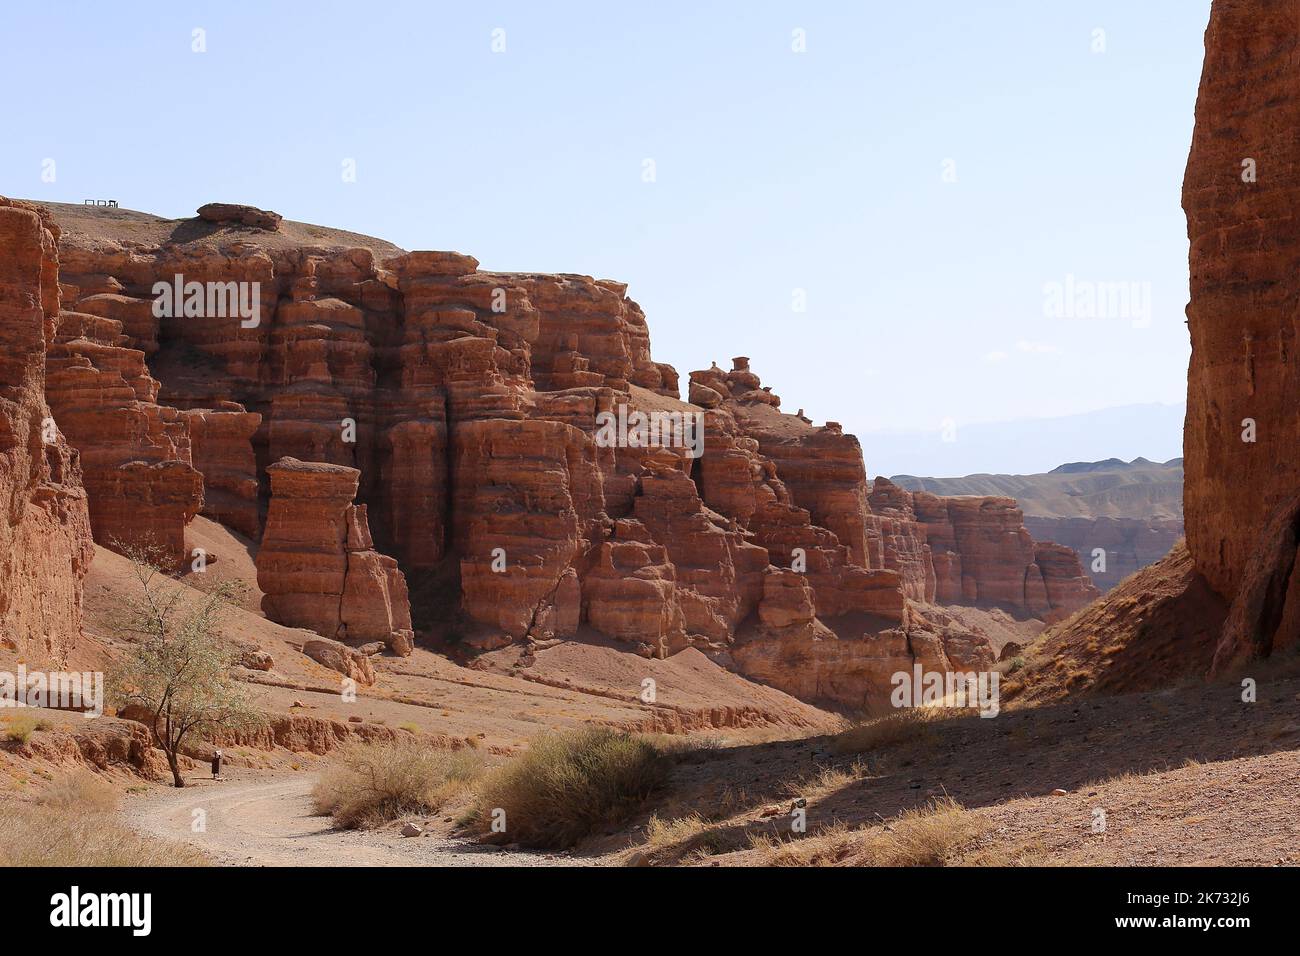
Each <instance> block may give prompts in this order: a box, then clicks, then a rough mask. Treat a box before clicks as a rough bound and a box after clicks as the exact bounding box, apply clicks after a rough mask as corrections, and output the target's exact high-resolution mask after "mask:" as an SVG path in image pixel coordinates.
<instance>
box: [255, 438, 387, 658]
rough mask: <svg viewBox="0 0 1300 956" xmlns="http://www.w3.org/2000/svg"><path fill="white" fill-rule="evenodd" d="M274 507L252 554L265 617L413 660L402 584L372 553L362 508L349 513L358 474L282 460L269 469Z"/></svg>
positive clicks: (341, 468)
mask: <svg viewBox="0 0 1300 956" xmlns="http://www.w3.org/2000/svg"><path fill="white" fill-rule="evenodd" d="M267 471H268V473H269V474H270V476H271V507H270V510H269V512H268V513H267V518H266V533H265V535H264V536H263V539H262V546H261V548H260V550H259V551H258V553H257V586H258V587H259V588H261V589H262V593H263V594H264V595H265V597H264V598H263V602H262V603H263V610H264V611H265V612H266V615H267V617H269V618H271V620H273V621H276V622H278V623H280V624H285V625H287V626H289V627H304V628H308V629H310V630H313V631H315V632H316V633H318V634H321V635H323V636H325V637H331V638H337V639H339V640H347V641H353V642H355V641H382V642H384V643H385V644H387V645H388V647H389V649H390V650H392V651H393V652H394V653H397V654H402V655H406V654H409V653H410V652H411V649H412V647H413V644H412V636H413V633H412V630H411V612H410V605H409V602H408V599H407V590H406V578H405V576H404V575H403V574H402V572H401V571H400V570H399V569H398V566H397V562H396V561H395V560H393V559H392V558H390V557H388V556H386V555H382V554H380V553H379V552H377V551H375V549H374V542H373V541H372V540H371V538H370V528H369V525H368V522H367V520H366V508H365V506H364V505H360V506H358V505H354V504H353V503H352V499H353V498H354V497H355V496H356V493H357V486H358V484H359V481H360V472H358V471H357V470H356V469H355V468H348V467H346V466H344V465H330V464H327V463H324V462H303V461H298V460H297V459H296V458H282V459H281V460H280V461H278V462H276V463H275V464H274V465H271V466H270V467H269V468H268V469H267Z"/></svg>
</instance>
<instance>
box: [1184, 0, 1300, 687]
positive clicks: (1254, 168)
mask: <svg viewBox="0 0 1300 956" xmlns="http://www.w3.org/2000/svg"><path fill="white" fill-rule="evenodd" d="M1298 64H1300V3H1297V2H1296V0H1216V2H1215V4H1214V7H1213V10H1212V13H1211V15H1210V23H1209V27H1208V28H1207V30H1206V34H1205V67H1204V71H1203V73H1202V76H1201V88H1200V94H1199V96H1198V98H1197V103H1196V127H1195V132H1194V134H1193V137H1192V149H1191V155H1190V156H1189V158H1188V161H1187V174H1186V178H1185V180H1184V183H1183V208H1184V209H1185V211H1186V213H1187V234H1188V239H1189V240H1190V242H1191V254H1190V263H1191V304H1190V305H1189V306H1188V309H1187V319H1188V328H1189V330H1190V332H1191V339H1192V359H1191V364H1190V367H1189V369H1188V382H1187V423H1186V427H1185V430H1184V437H1183V441H1184V458H1185V464H1184V468H1185V485H1184V488H1185V492H1184V513H1185V520H1186V525H1187V546H1188V549H1189V550H1190V552H1191V555H1192V558H1193V559H1194V561H1195V563H1196V568H1197V570H1198V571H1199V572H1200V573H1201V574H1203V575H1204V576H1205V578H1206V579H1207V580H1208V581H1209V583H1210V585H1211V586H1212V587H1213V588H1214V589H1215V590H1216V591H1217V592H1219V594H1221V595H1223V596H1224V597H1225V598H1228V599H1236V600H1237V601H1238V606H1235V607H1234V608H1233V610H1232V612H1230V614H1229V626H1228V627H1227V628H1226V629H1225V633H1224V635H1223V639H1222V641H1221V643H1220V646H1219V649H1218V653H1217V655H1216V667H1219V668H1222V667H1226V666H1228V665H1229V664H1231V663H1234V662H1237V661H1241V660H1245V659H1248V658H1249V657H1251V656H1255V655H1260V654H1263V655H1267V654H1268V653H1270V652H1271V651H1272V650H1274V649H1276V647H1278V646H1282V645H1284V644H1288V643H1292V642H1294V641H1295V640H1296V639H1297V636H1298V635H1300V598H1298V597H1297V592H1298V591H1300V581H1297V577H1300V576H1296V575H1293V574H1292V569H1293V566H1294V563H1295V528H1296V526H1297V523H1298V522H1300V506H1298V505H1297V500H1296V499H1297V493H1300V456H1297V454H1296V447H1297V443H1298V442H1300V417H1297V415H1296V395H1297V394H1298V393H1300V391H1298V390H1300V351H1298V347H1300V343H1298V342H1297V338H1296V331H1297V330H1296V321H1295V297H1296V294H1297V292H1298V291H1300V273H1298V272H1297V267H1296V266H1297V255H1298V254H1300V227H1297V225H1296V222H1295V217H1294V209H1295V206H1296V204H1297V202H1300V175H1298V174H1300V157H1297V155H1296V150H1295V130H1296V129H1297V128H1300V96H1298V95H1297V94H1298V93H1300V74H1298V73H1297V71H1296V67H1297V65H1298ZM1252 425H1253V428H1252ZM1251 431H1253V435H1252V434H1250V432H1251ZM1250 438H1253V440H1244V439H1250Z"/></svg>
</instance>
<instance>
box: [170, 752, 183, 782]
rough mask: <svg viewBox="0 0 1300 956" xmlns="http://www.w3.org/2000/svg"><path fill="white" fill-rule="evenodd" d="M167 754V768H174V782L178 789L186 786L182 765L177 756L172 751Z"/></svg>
mask: <svg viewBox="0 0 1300 956" xmlns="http://www.w3.org/2000/svg"><path fill="white" fill-rule="evenodd" d="M166 753H167V766H169V767H171V768H172V780H173V781H174V782H175V784H176V786H178V787H183V786H185V779H184V778H183V777H182V776H181V768H180V763H179V762H178V761H177V760H176V754H175V753H174V752H173V751H170V750H168V751H167V752H166Z"/></svg>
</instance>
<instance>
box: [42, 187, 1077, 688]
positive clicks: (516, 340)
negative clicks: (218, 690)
mask: <svg viewBox="0 0 1300 956" xmlns="http://www.w3.org/2000/svg"><path fill="white" fill-rule="evenodd" d="M56 212H57V214H58V215H61V216H64V217H65V218H66V219H67V220H68V224H69V228H68V229H67V230H65V234H64V237H63V250H64V251H63V260H64V261H63V267H62V274H61V280H62V282H63V288H64V290H65V293H66V300H67V303H68V308H67V309H66V310H65V311H63V312H61V313H59V314H58V322H57V324H56V334H55V335H53V336H52V337H51V339H50V341H49V342H48V348H47V359H46V363H47V367H48V369H49V384H48V386H47V391H48V392H49V395H50V402H51V405H52V407H54V409H55V416H56V418H57V419H58V421H59V423H60V425H61V426H62V427H66V428H67V430H68V434H69V438H70V441H71V442H72V444H73V445H74V446H75V447H77V448H78V449H80V451H81V453H82V456H83V460H84V461H86V462H87V464H86V475H87V478H86V483H87V486H88V488H89V489H90V498H91V505H90V516H91V521H92V524H93V525H94V529H95V533H96V536H97V537H98V538H99V539H100V540H101V541H102V542H104V543H109V544H111V543H112V542H114V541H116V540H121V541H125V542H132V541H135V540H137V539H140V538H149V539H151V540H154V541H155V542H158V543H162V544H164V545H165V547H167V549H168V550H169V552H170V553H171V554H172V555H173V557H174V558H175V559H176V560H178V561H179V560H180V559H182V558H183V557H184V556H185V554H186V551H185V528H186V524H187V522H188V521H189V520H190V518H191V517H192V516H193V515H194V514H196V513H197V512H199V511H200V510H202V511H203V513H205V514H206V515H208V516H209V517H212V518H214V519H215V520H218V521H220V522H222V523H224V524H226V525H228V526H230V527H232V528H234V529H236V530H238V531H240V532H242V533H244V534H245V535H247V536H248V537H250V538H253V539H254V540H257V539H259V538H260V550H259V552H258V555H257V567H258V580H259V584H260V586H261V588H262V590H263V591H264V593H265V595H266V599H265V603H264V607H265V609H266V612H267V613H268V615H269V616H271V617H272V618H274V619H275V620H277V621H279V622H281V623H285V624H289V625H293V626H301V627H307V628H310V629H312V630H316V631H318V632H319V633H321V634H322V635H324V636H326V637H330V638H334V637H337V638H341V639H346V640H348V641H349V642H351V643H356V642H370V641H384V642H386V643H387V644H388V645H389V646H390V647H392V648H393V649H394V650H397V651H398V652H399V653H401V652H405V651H407V650H409V647H410V641H411V633H412V625H411V610H412V608H411V604H412V603H414V604H416V605H417V607H416V608H415V609H416V610H422V611H423V612H424V614H425V617H426V619H438V618H439V614H441V620H443V621H444V622H445V621H446V619H447V614H446V613H445V611H446V609H445V608H444V607H441V602H443V601H445V600H446V599H447V597H448V596H449V595H450V597H451V599H452V600H453V601H454V602H455V603H456V604H458V605H459V609H460V617H461V621H460V623H459V624H457V625H455V628H454V629H455V630H456V631H458V632H459V634H460V636H461V638H462V639H463V640H465V641H466V642H467V643H468V644H470V645H472V646H475V647H479V648H490V647H496V646H500V645H502V644H504V643H508V642H510V641H520V640H522V641H541V642H545V641H549V640H552V639H555V638H573V637H581V636H582V635H584V634H589V633H590V634H593V636H597V635H603V636H605V637H608V638H613V639H615V640H617V641H622V642H624V643H625V644H626V646H627V647H628V648H629V649H631V650H634V651H636V652H638V653H642V654H646V655H653V656H660V657H662V656H666V655H670V654H673V653H676V652H677V651H679V650H681V649H683V648H686V647H689V646H694V647H698V648H700V649H702V650H704V651H705V652H706V653H710V654H713V655H715V656H717V657H718V658H719V659H720V660H723V661H724V662H729V663H730V664H731V665H732V666H734V667H736V668H737V669H739V670H740V671H742V672H743V673H746V674H749V675H751V676H755V677H757V678H759V679H761V680H765V681H767V682H769V683H772V684H774V685H776V686H779V687H782V688H784V689H787V690H792V691H793V692H795V693H797V694H800V695H802V696H805V697H807V698H815V699H822V700H830V701H835V702H838V703H842V704H846V705H850V706H855V707H859V706H869V705H870V704H871V703H872V701H874V700H879V699H880V698H881V696H882V695H883V694H885V693H887V690H888V686H889V685H888V678H889V675H890V674H891V673H893V672H894V671H896V670H900V669H907V668H908V667H910V666H911V663H912V662H914V661H921V662H922V663H924V664H925V665H926V666H933V667H935V668H938V669H945V670H946V669H949V668H952V667H961V668H966V669H974V668H983V667H987V666H990V665H991V663H992V659H993V655H992V651H991V647H990V645H989V642H988V640H987V639H986V638H985V637H984V636H983V635H982V634H979V633H975V632H972V631H970V630H968V629H966V628H964V627H963V626H962V625H960V624H959V623H958V622H957V621H956V620H955V619H953V618H951V617H949V616H947V615H945V614H943V613H942V612H941V611H939V610H938V609H935V608H931V607H927V605H929V604H930V603H931V602H934V601H936V600H937V601H940V602H943V601H952V602H954V603H956V602H963V603H969V604H977V605H987V606H1002V607H1005V608H1007V609H1009V610H1011V611H1012V612H1013V613H1018V614H1023V615H1039V616H1044V617H1051V616H1053V615H1058V614H1060V613H1064V611H1066V610H1071V609H1073V608H1074V607H1077V606H1079V605H1080V604H1082V603H1084V602H1085V601H1087V600H1088V599H1089V598H1090V597H1091V595H1092V593H1093V592H1091V591H1090V590H1089V588H1088V586H1087V583H1086V579H1085V578H1083V576H1082V573H1081V572H1080V571H1079V569H1078V565H1077V561H1072V557H1073V556H1072V555H1071V554H1070V553H1069V552H1068V549H1066V550H1065V551H1064V552H1062V551H1060V550H1056V549H1053V548H1052V547H1051V546H1048V545H1043V544H1036V543H1035V542H1034V541H1033V539H1032V538H1031V537H1030V536H1029V534H1028V532H1027V531H1025V529H1024V527H1023V522H1022V519H1021V515H1020V512H1019V511H1018V510H1017V509H1016V508H1015V504H1014V502H1013V501H1010V500H1009V499H990V498H972V499H961V498H954V499H941V498H936V497H935V496H927V497H925V498H924V499H923V500H922V499H921V496H916V497H914V496H912V495H910V494H909V493H907V492H904V491H902V490H901V489H898V488H895V487H894V486H892V485H890V484H889V483H888V482H885V481H883V479H880V480H877V482H876V483H875V485H874V486H871V485H869V484H868V481H867V478H866V470H865V466H864V463H863V458H862V451H861V447H860V446H859V444H858V442H857V439H855V438H854V437H853V436H851V435H846V434H844V433H843V431H842V430H841V428H840V427H839V426H838V425H837V424H835V423H827V424H826V425H824V426H821V427H814V426H812V425H811V424H810V423H808V422H807V421H806V420H805V419H803V418H802V417H801V416H795V415H787V414H783V413H781V411H780V399H779V398H778V397H777V396H776V395H775V394H773V393H772V391H771V389H770V388H766V387H764V386H762V385H761V383H760V381H759V379H758V377H757V376H756V375H755V374H754V373H753V372H752V371H751V370H750V369H749V365H748V360H747V359H743V358H742V359H737V360H736V361H735V363H734V367H733V369H732V370H731V371H729V372H723V371H722V370H721V369H718V368H717V367H716V366H715V367H713V368H712V369H708V370H703V371H700V372H695V373H692V375H691V381H690V392H689V398H690V402H682V401H680V400H679V399H678V398H677V389H678V379H677V374H676V372H675V371H674V370H673V369H672V368H671V367H669V366H666V365H663V364H660V363H656V362H654V361H653V360H652V359H651V357H650V348H649V336H648V331H647V327H646V322H645V317H644V315H643V314H642V312H641V310H640V308H639V307H638V306H637V305H636V303H635V302H633V301H632V300H631V299H629V298H627V296H626V288H625V286H623V285H622V284H620V283H616V282H609V281H599V280H593V279H590V278H588V277H584V276H573V275H536V274H514V273H490V272H483V271H480V270H479V268H478V263H477V262H476V261H475V260H474V259H473V258H472V257H469V256H465V255H461V254H458V253H450V252H411V253H402V252H400V251H395V250H393V249H392V248H391V247H385V244H382V243H378V242H377V241H369V240H366V241H365V242H364V243H363V244H361V245H352V246H340V245H337V244H335V245H324V244H322V245H316V244H313V243H312V242H311V240H310V238H308V237H306V235H305V233H304V231H303V227H301V225H300V224H294V223H289V222H280V221H277V222H276V223H275V228H274V229H272V228H270V227H269V226H268V227H267V228H265V229H263V230H261V231H259V232H257V233H250V232H249V231H248V230H247V229H244V230H242V231H237V232H232V233H229V234H228V233H227V232H226V231H224V227H223V225H222V223H219V222H218V223H204V224H203V225H201V226H200V225H193V226H190V227H187V228H186V229H179V230H178V229H176V228H175V224H168V223H163V222H162V221H156V220H155V221H150V219H149V217H139V220H140V221H138V222H135V223H134V227H133V229H132V230H131V231H130V233H129V236H128V235H127V234H126V233H124V232H123V231H122V230H120V229H119V230H117V231H116V232H115V231H114V230H115V227H114V226H113V220H103V221H99V220H96V219H95V218H94V216H93V214H88V213H86V212H84V211H81V210H78V209H76V207H72V208H64V209H61V210H60V209H56ZM131 215H135V216H138V214H131ZM268 221H269V220H268ZM74 226H75V228H74ZM151 229H152V230H153V231H152V232H150V230H151ZM355 238H357V239H359V240H360V239H362V238H363V237H355ZM176 276H181V277H182V281H183V283H192V282H196V283H201V284H207V283H221V284H226V283H235V284H236V287H237V288H238V289H239V290H241V291H246V292H247V293H248V294H247V296H246V300H245V302H246V304H249V305H253V306H256V308H255V310H254V314H253V315H252V316H246V315H242V314H240V315H236V314H233V313H223V314H215V313H211V312H210V311H205V310H204V309H203V308H202V307H200V308H199V309H198V310H197V311H196V312H195V313H193V314H187V312H186V311H185V310H184V309H181V310H179V311H173V312H171V313H166V312H164V314H162V315H161V317H159V316H158V315H156V314H155V310H154V308H153V303H154V302H155V296H156V293H155V283H159V282H162V283H167V284H171V283H173V282H174V280H175V278H176ZM254 284H256V285H255V286H254ZM639 415H644V416H653V417H654V420H655V421H656V422H665V423H667V424H665V428H666V429H668V430H667V431H666V432H665V434H668V435H675V437H676V438H677V439H679V440H676V441H666V442H665V441H654V440H646V438H645V437H640V438H638V437H637V436H636V434H635V428H633V433H632V434H631V435H630V436H629V435H627V434H625V435H620V436H618V438H617V440H614V441H610V440H607V439H608V438H609V434H608V432H607V426H608V421H606V419H609V420H612V421H616V422H619V423H620V427H622V426H623V425H626V424H627V422H628V421H633V422H635V420H636V418H637V416H639ZM696 416H699V422H700V432H699V434H698V435H695V437H697V438H699V439H702V446H699V445H692V442H691V440H690V438H691V436H692V435H693V434H694V433H693V432H692V431H691V429H692V426H694V424H695V422H696ZM65 421H66V425H65ZM656 427H657V425H656ZM673 428H676V429H677V431H676V432H673V431H672V429H673ZM665 445H666V446H667V447H664V446H665ZM701 451H702V455H701V454H699V452H701ZM354 502H355V503H354ZM372 532H373V539H372V537H371V534H372ZM403 572H406V573H405V574H404V573H403ZM407 575H414V576H416V578H418V580H419V583H420V586H419V587H416V588H413V589H412V593H413V594H414V598H413V599H412V601H408V597H407V588H406V577H407ZM421 602H423V604H421ZM430 636H431V637H433V638H437V637H439V636H440V635H439V634H438V633H436V632H433V633H431V634H430ZM340 653H342V652H340Z"/></svg>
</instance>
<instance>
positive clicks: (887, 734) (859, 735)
mask: <svg viewBox="0 0 1300 956" xmlns="http://www.w3.org/2000/svg"><path fill="white" fill-rule="evenodd" d="M963 716H964V715H963ZM955 719H961V718H960V717H954V715H953V712H952V711H950V710H947V709H945V708H942V707H909V708H907V709H906V710H900V711H899V712H898V713H896V714H890V715H889V716H888V717H880V718H877V719H876V720H869V721H867V722H866V723H863V724H858V725H857V726H855V727H850V728H849V729H848V730H846V731H844V732H843V733H840V734H836V735H835V736H834V737H832V738H831V750H832V751H833V752H834V753H837V754H860V753H865V752H867V751H869V750H882V749H884V748H887V747H894V746H897V745H898V744H902V743H912V742H915V741H919V740H923V739H925V738H926V737H928V736H930V734H932V733H933V732H934V730H935V727H936V725H937V724H940V723H943V722H944V721H948V720H955Z"/></svg>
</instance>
